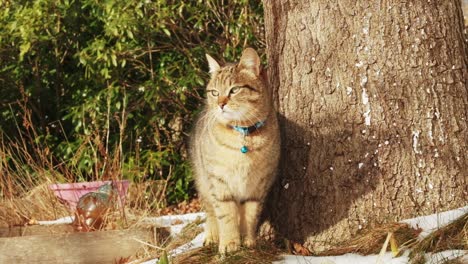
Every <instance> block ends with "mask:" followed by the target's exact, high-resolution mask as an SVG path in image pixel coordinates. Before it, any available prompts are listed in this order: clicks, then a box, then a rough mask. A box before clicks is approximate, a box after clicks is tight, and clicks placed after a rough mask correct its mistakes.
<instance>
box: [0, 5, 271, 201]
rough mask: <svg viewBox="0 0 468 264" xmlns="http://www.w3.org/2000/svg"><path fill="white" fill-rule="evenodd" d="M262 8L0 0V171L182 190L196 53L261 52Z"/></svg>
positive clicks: (199, 88)
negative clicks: (158, 182) (151, 182)
mask: <svg viewBox="0 0 468 264" xmlns="http://www.w3.org/2000/svg"><path fill="white" fill-rule="evenodd" d="M262 16H263V10H262V7H261V4H260V1H259V0H256V1H247V0H235V1H227V0H226V1H223V0H209V1H170V0H167V1H166V0H156V1H150V0H127V1H120V0H105V1H96V0H81V1H74V0H34V1H30V0H11V1H10V0H3V1H1V2H0V87H1V89H2V92H1V94H0V114H1V119H0V131H1V139H0V140H1V145H2V147H1V149H0V152H1V153H0V154H1V155H2V164H1V166H0V171H1V173H2V174H1V175H2V178H3V179H5V177H8V178H9V179H12V180H13V181H16V180H18V181H19V180H20V179H19V178H21V177H23V176H24V175H25V174H27V175H28V177H32V178H33V179H34V177H36V176H35V175H36V174H38V171H39V170H41V173H42V174H44V173H46V174H47V175H53V177H54V180H57V181H63V182H66V181H83V180H93V179H108V178H125V179H130V180H132V181H134V182H141V181H144V180H150V179H152V180H164V181H165V182H166V186H165V188H166V192H165V193H166V194H167V199H168V201H169V202H177V201H180V200H184V199H188V198H189V196H190V194H191V182H192V180H191V173H190V166H189V165H188V162H187V161H186V148H185V143H186V135H187V132H188V131H189V130H190V127H191V124H192V122H193V120H194V118H195V116H196V114H197V110H198V109H199V108H200V105H201V102H202V100H203V97H204V93H203V90H204V86H205V83H206V81H207V78H208V75H207V73H206V72H207V66H206V62H205V53H210V54H212V55H214V56H215V57H217V58H218V59H220V60H221V61H222V58H225V59H226V60H228V61H233V60H236V59H238V57H239V55H240V52H241V51H242V49H243V48H244V47H246V46H251V47H254V48H256V49H258V50H259V52H260V53H263V47H264V43H263V41H262V39H263V28H262V26H261V25H263V21H262V19H263V17H262ZM38 165H40V166H38ZM19 172H21V173H19ZM51 177H52V176H51ZM3 188H4V189H3V190H1V192H0V195H6V191H5V188H6V187H5V186H4V187H3Z"/></svg>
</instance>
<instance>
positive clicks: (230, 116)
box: [219, 107, 243, 121]
mask: <svg viewBox="0 0 468 264" xmlns="http://www.w3.org/2000/svg"><path fill="white" fill-rule="evenodd" d="M219 113H220V116H221V117H222V118H223V119H225V120H227V121H236V120H240V119H242V116H243V115H242V113H241V112H239V111H235V110H232V109H230V108H228V107H224V108H223V109H221V108H219Z"/></svg>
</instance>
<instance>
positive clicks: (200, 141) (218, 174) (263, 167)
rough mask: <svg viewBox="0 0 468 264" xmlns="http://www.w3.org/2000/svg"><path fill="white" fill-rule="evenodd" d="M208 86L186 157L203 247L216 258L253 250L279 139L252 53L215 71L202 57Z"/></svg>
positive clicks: (257, 60)
mask: <svg viewBox="0 0 468 264" xmlns="http://www.w3.org/2000/svg"><path fill="white" fill-rule="evenodd" d="M206 57H207V59H208V64H209V68H210V74H211V80H210V81H209V83H208V86H207V88H206V92H207V100H206V105H205V108H204V111H203V112H202V113H201V116H200V118H199V120H198V122H197V123H196V125H195V128H194V131H193V134H192V137H191V147H190V156H191V160H192V163H193V167H194V173H195V182H196V187H197V189H198V193H199V196H200V198H201V200H202V203H203V206H204V208H205V210H206V214H207V220H206V226H205V244H211V243H218V245H219V252H220V253H227V252H232V251H236V250H238V249H239V247H240V246H241V241H243V242H242V244H243V245H244V246H246V247H253V246H254V245H255V240H256V228H257V224H258V218H259V214H260V211H261V209H262V205H263V202H264V199H265V196H266V194H267V192H268V189H269V188H270V186H271V184H272V182H273V181H274V178H275V174H276V170H277V164H278V159H279V153H280V136H279V129H278V121H277V118H276V112H275V110H274V109H273V106H272V100H271V95H270V91H269V89H268V87H267V84H266V81H265V77H264V75H263V73H262V70H261V65H260V58H259V57H258V55H257V53H256V52H255V50H253V49H251V48H247V49H245V50H244V52H243V53H242V56H241V59H240V61H239V63H238V64H226V65H225V66H223V67H222V66H220V65H219V64H218V62H216V60H214V59H213V58H212V57H210V56H209V55H206Z"/></svg>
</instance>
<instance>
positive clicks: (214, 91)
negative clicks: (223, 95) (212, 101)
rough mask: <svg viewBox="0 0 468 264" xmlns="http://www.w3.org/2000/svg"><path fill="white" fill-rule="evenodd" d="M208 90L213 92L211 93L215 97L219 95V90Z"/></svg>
mask: <svg viewBox="0 0 468 264" xmlns="http://www.w3.org/2000/svg"><path fill="white" fill-rule="evenodd" d="M207 92H209V93H211V95H212V96H214V97H217V96H219V92H218V91H217V90H208V91H207Z"/></svg>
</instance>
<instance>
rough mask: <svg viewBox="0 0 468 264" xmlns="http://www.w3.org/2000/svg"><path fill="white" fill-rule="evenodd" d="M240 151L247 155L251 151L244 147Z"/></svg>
mask: <svg viewBox="0 0 468 264" xmlns="http://www.w3.org/2000/svg"><path fill="white" fill-rule="evenodd" d="M240 151H241V152H242V153H244V154H245V153H247V152H248V151H249V149H248V148H247V146H242V148H241V149H240Z"/></svg>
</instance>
